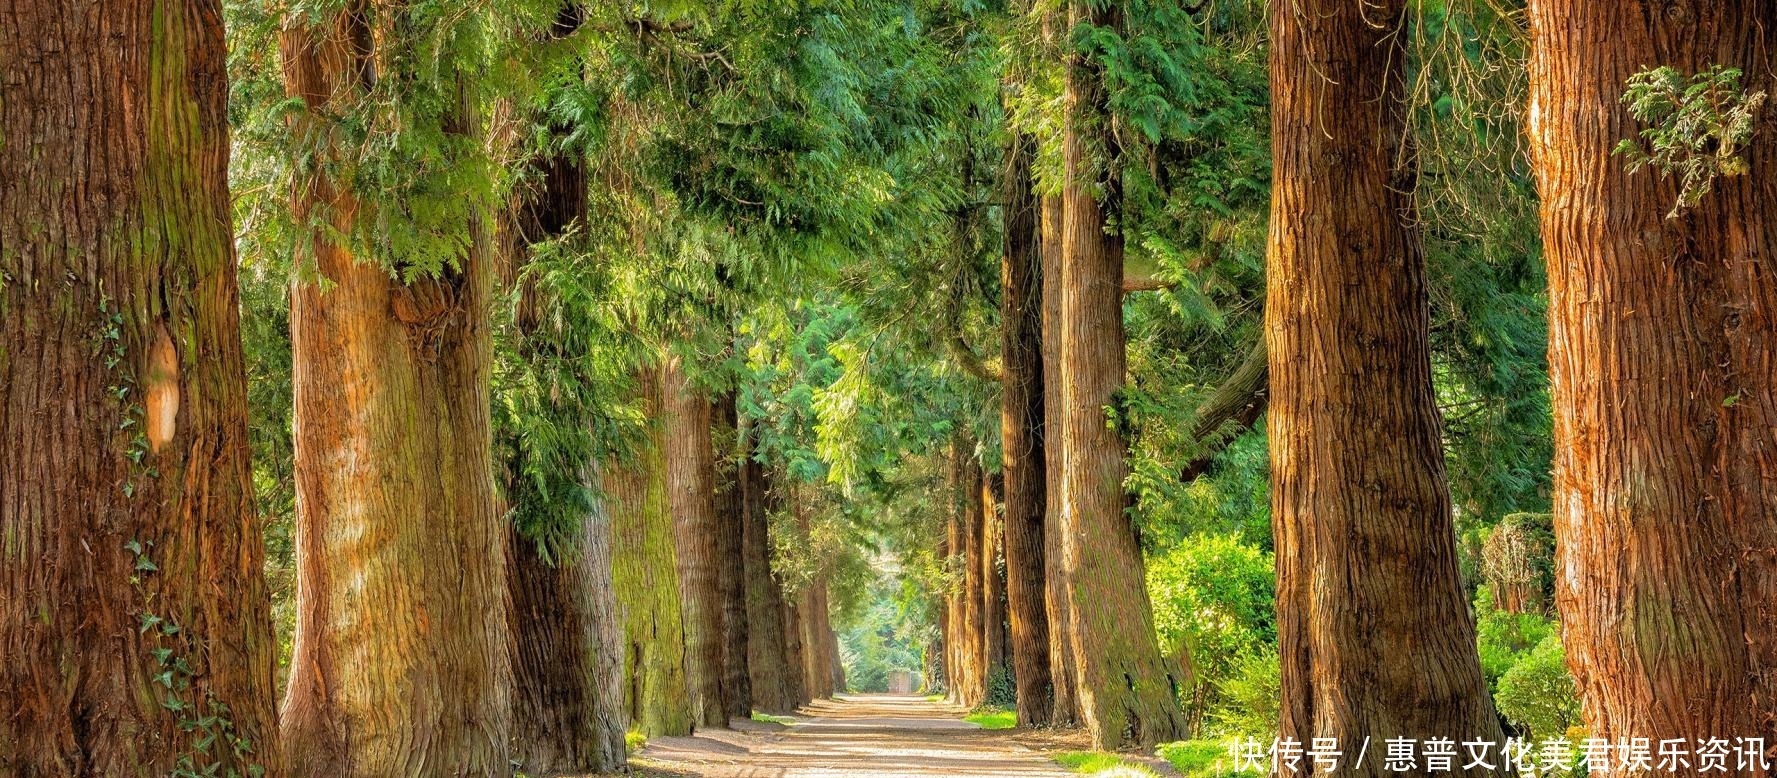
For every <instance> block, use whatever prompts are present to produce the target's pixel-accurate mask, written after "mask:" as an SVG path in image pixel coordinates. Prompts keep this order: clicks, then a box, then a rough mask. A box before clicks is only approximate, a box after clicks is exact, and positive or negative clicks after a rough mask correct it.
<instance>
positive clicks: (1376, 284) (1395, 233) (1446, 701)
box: [1265, 0, 1501, 775]
mask: <svg viewBox="0 0 1777 778" xmlns="http://www.w3.org/2000/svg"><path fill="white" fill-rule="evenodd" d="M1404 2H1405V0H1390V1H1389V2H1384V3H1381V4H1377V5H1372V6H1370V7H1364V6H1360V5H1356V4H1351V3H1344V2H1338V1H1337V0H1312V1H1311V2H1302V3H1298V4H1296V5H1293V6H1292V5H1278V6H1275V7H1274V8H1273V9H1272V16H1271V31H1272V36H1273V37H1272V41H1273V43H1272V48H1271V84H1272V95H1273V113H1272V128H1273V130H1272V132H1273V134H1272V138H1273V140H1272V150H1273V159H1274V161H1275V162H1274V164H1275V170H1276V174H1275V179H1274V184H1273V187H1272V200H1271V237H1270V250H1269V251H1268V264H1267V272H1266V277H1267V279H1268V288H1267V294H1266V302H1265V313H1266V336H1267V347H1268V350H1269V353H1270V365H1271V366H1270V370H1271V387H1272V408H1273V410H1274V412H1273V413H1272V414H1271V427H1270V430H1269V432H1270V445H1271V483H1272V502H1271V504H1272V525H1273V527H1274V531H1275V533H1276V538H1277V578H1278V587H1277V614H1278V640H1279V649H1280V651H1281V653H1282V661H1283V708H1282V720H1281V727H1282V736H1283V737H1286V738H1289V737H1293V738H1298V739H1300V740H1301V742H1304V743H1306V742H1309V741H1310V739H1312V738H1319V737H1332V738H1338V739H1339V741H1340V742H1342V743H1349V742H1357V741H1359V740H1362V739H1363V738H1365V737H1368V738H1370V740H1371V742H1378V743H1379V742H1382V741H1383V740H1384V739H1386V738H1394V737H1406V738H1412V739H1416V740H1417V739H1424V738H1429V737H1434V736H1436V735H1438V734H1439V733H1449V732H1462V733H1465V736H1466V737H1470V738H1479V739H1481V740H1493V741H1498V740H1500V739H1501V735H1500V729H1499V724H1498V720H1497V718H1496V717H1495V716H1494V714H1493V711H1492V706H1491V704H1490V703H1489V701H1488V697H1487V689H1486V686H1485V685H1484V683H1483V680H1482V676H1481V670H1480V664H1479V661H1478V659H1477V658H1476V655H1475V629H1474V624H1473V621H1472V619H1471V617H1470V615H1469V609H1468V603H1467V598H1465V597H1464V596H1463V592H1462V586H1461V582H1460V580H1459V578H1458V574H1457V566H1456V546H1455V534H1454V532H1453V531H1452V529H1451V513H1450V495H1449V490H1448V488H1447V485H1446V483H1445V478H1444V453H1443V448H1442V445H1441V442H1440V438H1439V432H1438V415H1437V405H1436V398H1435V397H1434V395H1433V392H1432V384H1431V362H1430V356H1429V345H1428V338H1429V335H1428V333H1429V324H1428V319H1429V315H1428V306H1427V297H1426V285H1425V258H1424V255H1423V253H1422V251H1421V248H1420V242H1419V236H1418V234H1417V232H1416V227H1415V226H1414V224H1415V219H1416V215H1415V213H1414V204H1413V194H1412V192H1413V188H1414V176H1415V165H1414V161H1413V156H1412V149H1411V148H1403V147H1402V144H1403V143H1404V142H1406V139H1407V138H1408V137H1409V133H1408V131H1407V128H1406V124H1405V122H1406V107H1405V104H1404V102H1403V100H1404V81H1405V68H1406V59H1407V57H1406V49H1405V39H1404V38H1402V37H1401V36H1400V34H1399V33H1398V31H1397V28H1398V25H1400V24H1403V23H1404V21H1403V20H1402V18H1401V14H1402V13H1403V10H1404ZM1359 106H1363V107H1364V108H1362V109H1359V108H1358V107H1359ZM1353 571H1362V574H1361V575H1353V574H1352V572H1353ZM1340 772H1341V773H1342V774H1349V775H1384V774H1386V772H1385V771H1384V764H1383V760H1381V759H1375V758H1372V759H1368V760H1366V762H1365V763H1363V764H1346V765H1341V770H1340Z"/></svg>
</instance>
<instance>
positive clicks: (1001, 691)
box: [982, 663, 1018, 708]
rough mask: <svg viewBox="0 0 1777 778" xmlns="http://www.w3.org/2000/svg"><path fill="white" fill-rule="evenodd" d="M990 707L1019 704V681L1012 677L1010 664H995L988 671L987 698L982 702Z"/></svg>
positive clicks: (1008, 706)
mask: <svg viewBox="0 0 1777 778" xmlns="http://www.w3.org/2000/svg"><path fill="white" fill-rule="evenodd" d="M982 704H983V705H984V706H985V707H990V708H1011V707H1016V706H1017V705H1018V681H1017V680H1016V679H1014V678H1013V677H1012V668H1011V666H1010V665H1007V664H1004V663H1001V664H997V665H994V666H993V668H992V669H990V670H988V672H987V698H986V701H985V702H983V703H982Z"/></svg>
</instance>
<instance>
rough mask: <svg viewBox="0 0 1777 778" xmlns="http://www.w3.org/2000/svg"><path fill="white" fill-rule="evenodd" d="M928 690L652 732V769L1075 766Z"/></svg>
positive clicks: (648, 762) (1007, 772)
mask: <svg viewBox="0 0 1777 778" xmlns="http://www.w3.org/2000/svg"><path fill="white" fill-rule="evenodd" d="M966 712H967V711H964V710H962V709H960V708H957V707H955V706H950V705H945V704H944V703H941V702H931V701H929V700H927V699H925V698H923V697H914V696H898V695H849V696H841V697H840V698H839V699H837V700H822V701H819V702H816V703H814V704H812V705H810V706H808V707H807V708H804V709H803V710H802V712H801V714H800V715H798V716H797V717H796V719H797V721H796V723H795V724H793V725H791V726H788V727H783V726H779V725H773V724H760V723H757V722H751V721H744V722H743V721H736V722H735V724H734V726H735V727H737V729H735V730H734V731H727V732H724V731H712V732H708V733H699V734H698V735H697V736H696V737H677V738H675V737H663V738H656V739H653V740H650V741H649V742H648V747H647V748H646V749H644V750H643V752H642V753H641V754H640V756H639V757H638V759H637V760H636V765H637V766H638V768H640V769H639V772H640V773H641V774H642V775H644V776H685V777H687V778H689V777H690V776H697V777H699V778H817V777H824V776H833V777H834V778H838V777H839V776H845V778H898V777H899V776H927V775H941V776H947V777H948V778H1062V776H1070V775H1073V773H1070V772H1068V771H1066V770H1064V769H1062V768H1061V767H1059V766H1057V765H1056V764H1055V763H1054V762H1053V761H1051V760H1050V759H1049V758H1048V757H1047V756H1045V755H1043V754H1042V753H1039V752H1037V751H1033V750H1031V749H1029V748H1026V747H1025V746H1022V745H1019V744H1018V743H1017V742H1015V741H1014V740H1013V739H1012V738H1011V737H1009V736H1008V735H1007V734H1006V733H1005V732H994V731H988V730H983V729H981V728H980V727H977V726H975V725H974V724H970V723H968V722H966V721H962V720H961V718H962V716H963V715H964V714H965V713H966Z"/></svg>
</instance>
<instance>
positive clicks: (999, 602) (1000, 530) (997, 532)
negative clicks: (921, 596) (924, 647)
mask: <svg viewBox="0 0 1777 778" xmlns="http://www.w3.org/2000/svg"><path fill="white" fill-rule="evenodd" d="M980 532H981V668H982V670H981V678H982V687H983V689H982V700H983V701H984V702H985V701H986V700H987V697H988V695H989V694H991V693H992V690H993V683H994V680H995V678H996V677H997V676H1002V675H1005V674H1008V673H1010V672H1011V667H1010V666H1009V660H1010V659H1011V656H1012V655H1011V650H1012V648H1011V636H1010V634H1009V633H1008V629H1007V626H1008V625H1007V622H1006V578H1005V575H1004V574H1003V573H1002V572H1001V571H1002V569H1003V568H1004V565H1005V550H1006V529H1005V525H1004V524H1002V523H1001V520H1000V480H999V477H998V476H997V475H995V474H992V473H982V474H981V525H980ZM996 702H997V701H996Z"/></svg>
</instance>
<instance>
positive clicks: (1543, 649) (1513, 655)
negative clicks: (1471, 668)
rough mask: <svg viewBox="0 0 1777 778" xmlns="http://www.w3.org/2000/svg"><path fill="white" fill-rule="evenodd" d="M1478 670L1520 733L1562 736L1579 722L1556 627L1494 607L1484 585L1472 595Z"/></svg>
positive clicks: (1543, 619) (1536, 616)
mask: <svg viewBox="0 0 1777 778" xmlns="http://www.w3.org/2000/svg"><path fill="white" fill-rule="evenodd" d="M1475 615H1476V627H1477V630H1476V631H1477V637H1478V644H1479V645H1478V649H1479V651H1480V656H1481V672H1482V673H1483V674H1484V675H1485V676H1486V678H1487V685H1488V687H1489V688H1490V689H1492V691H1493V699H1494V703H1495V704H1496V705H1497V706H1498V707H1499V712H1500V715H1502V716H1505V718H1506V720H1507V721H1509V722H1511V724H1512V726H1514V727H1516V728H1517V729H1518V730H1520V731H1521V732H1522V733H1524V734H1527V735H1530V736H1533V737H1535V738H1538V739H1543V738H1550V737H1558V736H1562V735H1564V734H1565V733H1566V732H1567V730H1568V728H1570V727H1573V726H1575V725H1577V724H1578V723H1579V700H1578V696H1577V695H1578V693H1577V691H1576V688H1575V686H1574V681H1573V677H1572V676H1571V675H1569V674H1568V671H1567V664H1566V654H1565V653H1564V651H1563V649H1562V646H1561V630H1560V625H1559V624H1557V623H1555V621H1554V620H1552V619H1550V618H1548V617H1546V616H1543V615H1540V614H1537V613H1522V614H1512V613H1506V612H1504V611H1501V610H1499V609H1497V608H1495V607H1494V605H1493V595H1492V592H1491V591H1489V589H1488V588H1487V587H1485V586H1483V587H1481V591H1480V592H1479V594H1477V595H1476V597H1475Z"/></svg>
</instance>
